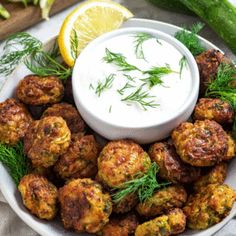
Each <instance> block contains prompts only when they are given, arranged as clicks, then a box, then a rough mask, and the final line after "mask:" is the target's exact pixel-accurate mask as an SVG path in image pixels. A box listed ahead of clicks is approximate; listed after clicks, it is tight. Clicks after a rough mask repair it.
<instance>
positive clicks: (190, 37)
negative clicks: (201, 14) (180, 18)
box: [175, 22, 205, 56]
mask: <svg viewBox="0 0 236 236" xmlns="http://www.w3.org/2000/svg"><path fill="white" fill-rule="evenodd" d="M203 27H204V24H203V23H201V22H198V23H196V24H193V26H192V27H191V28H190V31H188V30H187V29H186V28H184V29H182V30H179V31H177V32H176V34H175V38H176V39H178V40H179V41H180V42H181V43H183V44H184V45H185V46H186V47H187V48H188V49H189V51H190V52H191V53H192V54H193V56H196V55H198V54H200V53H202V52H203V51H205V48H204V47H203V46H202V45H201V42H200V40H199V38H198V37H197V34H198V33H199V32H200V31H201V30H202V29H203Z"/></svg>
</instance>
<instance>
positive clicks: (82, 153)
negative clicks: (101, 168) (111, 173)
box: [54, 135, 100, 179]
mask: <svg viewBox="0 0 236 236" xmlns="http://www.w3.org/2000/svg"><path fill="white" fill-rule="evenodd" d="M99 151H100V147H99V145H98V143H97V142H96V140H95V138H94V136H93V135H86V136H82V135H72V140H71V144H70V147H69V148H68V150H67V151H66V153H65V154H63V155H62V156H61V157H60V158H59V160H58V161H57V163H56V165H55V168H54V170H55V172H56V173H58V174H59V175H60V177H61V178H63V179H69V178H88V177H91V178H92V177H94V176H95V175H96V173H97V158H98V155H99Z"/></svg>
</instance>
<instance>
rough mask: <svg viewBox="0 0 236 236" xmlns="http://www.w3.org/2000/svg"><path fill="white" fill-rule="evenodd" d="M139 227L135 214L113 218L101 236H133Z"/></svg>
mask: <svg viewBox="0 0 236 236" xmlns="http://www.w3.org/2000/svg"><path fill="white" fill-rule="evenodd" d="M137 226H138V219H137V216H136V215H135V214H134V213H130V214H128V215H124V216H121V217H113V218H111V219H110V221H109V223H108V224H106V225H105V227H104V228H103V229H102V231H101V233H99V235H102V236H129V235H131V234H132V235H133V234H134V232H135V229H136V228H137Z"/></svg>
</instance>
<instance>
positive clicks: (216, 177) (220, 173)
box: [193, 162, 227, 192]
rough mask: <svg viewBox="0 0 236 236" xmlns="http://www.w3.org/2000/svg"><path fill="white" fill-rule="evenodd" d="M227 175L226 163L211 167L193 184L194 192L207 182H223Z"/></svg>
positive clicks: (207, 183)
mask: <svg viewBox="0 0 236 236" xmlns="http://www.w3.org/2000/svg"><path fill="white" fill-rule="evenodd" d="M226 175H227V164H226V163H224V162H221V163H219V164H218V165H216V166H214V167H212V169H211V170H210V171H209V172H208V173H207V174H206V175H203V176H201V177H200V178H199V179H198V180H197V181H196V182H194V184H193V189H194V191H195V192H198V191H200V189H201V188H204V187H206V186H207V185H209V184H223V183H224V181H225V178H226Z"/></svg>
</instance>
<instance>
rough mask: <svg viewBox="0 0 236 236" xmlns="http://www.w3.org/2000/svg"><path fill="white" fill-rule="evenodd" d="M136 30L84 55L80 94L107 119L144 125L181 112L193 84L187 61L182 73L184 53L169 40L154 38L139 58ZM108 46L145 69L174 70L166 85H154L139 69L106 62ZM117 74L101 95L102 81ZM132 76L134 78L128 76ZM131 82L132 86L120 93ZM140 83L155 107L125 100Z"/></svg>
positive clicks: (144, 47)
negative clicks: (99, 88)
mask: <svg viewBox="0 0 236 236" xmlns="http://www.w3.org/2000/svg"><path fill="white" fill-rule="evenodd" d="M134 36H135V34H130V33H128V34H125V35H119V36H114V37H113V38H110V39H107V40H105V41H104V42H102V43H101V44H99V45H97V46H96V47H95V48H94V50H93V55H91V56H90V55H89V56H87V57H84V60H83V62H82V63H81V64H80V66H81V68H82V69H81V70H80V73H79V75H78V76H79V78H78V83H79V84H78V86H80V87H81V88H83V89H80V98H81V99H84V102H83V103H84V104H86V108H87V109H88V110H90V111H91V112H93V113H94V114H96V116H97V117H98V118H100V119H102V120H104V121H107V122H109V123H112V124H115V125H116V124H117V125H122V126H125V127H134V126H135V127H139V126H140V127H143V126H149V125H152V124H156V123H159V122H162V121H163V120H166V119H168V117H170V116H172V115H173V113H175V112H178V110H179V109H180V108H181V106H182V105H183V104H184V103H185V102H186V101H187V99H188V97H189V96H190V92H191V88H192V78H191V71H190V69H189V66H188V64H187V62H186V65H185V66H184V67H183V69H182V73H181V76H180V73H179V72H180V60H181V58H182V57H183V55H182V54H181V53H180V52H179V50H178V49H177V48H175V47H174V46H172V45H171V44H169V43H168V42H166V41H164V40H161V39H158V42H157V39H155V38H151V39H149V40H147V41H145V42H144V43H143V44H142V49H143V53H144V56H145V59H138V58H137V56H136V54H135V44H134V40H135V38H134ZM106 49H109V51H111V52H114V53H120V54H122V55H123V56H125V57H126V61H127V62H128V63H129V64H131V65H134V66H135V67H137V68H139V69H140V70H141V71H147V70H150V69H151V68H153V67H169V68H171V70H172V71H173V72H172V73H169V74H166V75H164V76H162V77H161V78H160V79H161V80H162V81H163V84H162V85H159V84H158V85H155V86H153V87H152V88H150V86H149V84H144V81H143V80H141V79H144V78H147V77H148V75H147V74H143V73H142V72H141V71H139V70H132V71H121V70H122V67H119V66H117V65H115V64H114V63H106V62H105V61H104V59H103V58H104V56H106ZM112 74H113V75H114V77H113V81H112V83H111V85H110V86H109V88H107V89H104V90H103V91H102V92H101V93H100V96H99V94H98V93H96V88H97V86H98V82H99V81H100V82H101V83H102V84H104V83H105V80H106V78H108V77H109V76H111V75H112ZM127 75H128V77H129V78H132V79H133V81H130V80H129V79H128V78H127ZM127 82H129V85H131V86H129V88H126V89H124V90H122V91H123V94H121V93H119V92H118V90H119V91H120V90H121V89H122V88H123V87H124V86H125V85H126V84H127ZM140 86H142V91H143V92H147V94H148V96H150V97H149V98H147V99H146V101H148V102H150V101H151V102H152V104H155V106H153V107H148V106H147V107H145V108H146V109H144V107H142V106H141V105H140V104H139V103H137V102H129V101H122V99H124V98H125V97H127V96H129V95H130V94H132V93H133V92H135V91H136V90H137V89H138V88H139V87H140Z"/></svg>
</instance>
